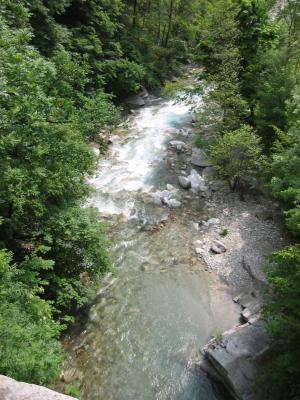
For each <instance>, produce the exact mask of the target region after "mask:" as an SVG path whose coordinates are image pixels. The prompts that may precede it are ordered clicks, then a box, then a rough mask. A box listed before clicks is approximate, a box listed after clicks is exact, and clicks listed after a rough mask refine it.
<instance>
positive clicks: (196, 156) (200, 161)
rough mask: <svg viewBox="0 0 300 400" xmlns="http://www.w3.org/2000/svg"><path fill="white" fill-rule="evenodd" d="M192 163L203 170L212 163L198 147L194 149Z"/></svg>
mask: <svg viewBox="0 0 300 400" xmlns="http://www.w3.org/2000/svg"><path fill="white" fill-rule="evenodd" d="M191 163H192V164H193V165H196V166H197V167H202V168H205V167H209V166H210V162H209V161H208V160H207V156H206V154H205V152H204V151H203V150H202V149H199V148H198V147H193V148H192V159H191Z"/></svg>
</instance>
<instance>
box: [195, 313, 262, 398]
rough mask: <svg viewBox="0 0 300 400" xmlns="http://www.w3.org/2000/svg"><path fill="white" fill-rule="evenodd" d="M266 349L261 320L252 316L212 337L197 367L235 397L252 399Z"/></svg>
mask: <svg viewBox="0 0 300 400" xmlns="http://www.w3.org/2000/svg"><path fill="white" fill-rule="evenodd" d="M268 349H269V344H268V335H267V332H266V325H265V322H264V321H262V320H260V319H254V320H252V323H251V324H250V323H246V324H244V325H241V326H239V327H236V328H234V329H232V330H230V331H227V332H225V333H224V334H223V335H222V339H221V341H220V339H219V340H215V339H214V340H212V341H211V342H209V343H208V345H206V346H205V347H204V349H203V350H202V356H203V358H202V360H201V365H200V366H201V368H202V369H203V370H204V371H205V372H206V373H207V374H208V375H209V376H210V377H212V378H213V379H216V380H217V381H219V382H220V383H221V384H222V385H223V386H224V387H225V388H226V389H227V390H228V392H229V393H230V394H231V396H232V397H233V398H234V399H236V400H254V398H255V397H254V394H253V391H252V390H253V384H254V382H255V375H256V371H257V368H258V366H259V365H260V364H261V363H262V362H263V359H264V356H266V354H267V351H268Z"/></svg>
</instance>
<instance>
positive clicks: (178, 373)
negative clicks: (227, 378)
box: [66, 98, 239, 400]
mask: <svg viewBox="0 0 300 400" xmlns="http://www.w3.org/2000/svg"><path fill="white" fill-rule="evenodd" d="M191 121H192V114H191V111H190V106H189V105H187V104H185V103H175V102H173V101H167V100H163V99H154V98H153V99H152V100H151V99H150V100H149V101H148V104H147V105H146V106H145V107H144V108H142V109H140V110H138V111H136V112H135V113H134V114H133V115H132V116H131V117H130V119H129V122H128V126H129V127H128V129H127V133H126V134H125V135H122V137H115V138H113V139H114V140H113V145H112V146H111V147H110V150H109V152H108V154H107V155H105V158H102V159H100V161H99V169H98V173H97V174H96V176H94V177H93V178H92V179H91V184H92V185H93V186H94V188H95V195H94V196H93V198H92V199H91V200H90V204H89V205H90V206H93V207H97V208H98V209H99V211H100V214H101V216H102V217H101V218H102V219H103V220H105V221H106V222H107V223H108V231H109V236H110V240H111V243H112V247H111V256H112V260H113V263H114V267H115V269H116V274H115V275H114V276H113V275H108V276H106V277H105V278H104V280H103V281H102V282H101V283H99V291H98V294H97V296H96V298H95V300H94V302H93V305H92V307H91V309H90V311H89V315H88V318H87V320H86V321H85V322H84V323H83V324H81V325H80V327H79V328H77V329H75V332H74V333H73V335H72V336H71V339H70V342H69V343H70V349H69V350H70V361H69V364H68V366H67V370H66V372H67V373H70V371H71V373H72V374H73V375H74V376H76V377H77V378H78V380H79V381H80V384H81V391H82V399H83V400H133V399H135V400H217V399H224V398H225V397H224V395H223V394H222V393H220V392H218V391H217V390H216V389H215V388H214V387H213V385H212V384H211V383H210V382H209V381H208V379H207V378H206V376H205V375H204V374H203V373H202V372H201V371H199V369H198V368H197V367H196V366H195V363H196V362H197V361H198V359H199V351H200V349H201V347H202V346H203V345H204V344H205V343H206V342H207V341H208V340H209V338H210V337H211V335H213V334H216V333H217V332H222V331H224V330H226V329H228V328H231V327H232V326H233V325H235V324H236V323H237V319H238V314H239V310H238V309H237V306H236V305H235V304H234V303H233V302H232V296H231V294H230V290H229V288H228V287H227V286H226V285H225V284H224V283H222V282H221V281H220V280H219V278H218V277H217V276H215V275H214V274H212V273H210V272H209V271H208V270H207V268H206V265H205V264H204V263H203V261H201V259H198V258H197V257H196V255H195V249H194V245H193V242H194V241H195V240H196V239H201V233H199V232H197V230H196V229H195V222H197V221H198V222H199V221H201V220H202V219H206V218H208V217H209V210H206V208H205V201H204V200H203V199H200V198H199V197H198V196H192V195H191V194H190V193H189V191H185V190H183V189H180V188H179V186H178V183H177V176H178V174H180V171H186V173H189V172H190V170H191V169H192V166H191V165H190V163H189V162H187V159H186V155H185V154H177V153H176V152H174V151H173V152H172V151H170V149H169V146H168V143H169V142H170V140H172V139H176V140H178V139H180V140H184V141H185V142H189V143H191V141H192V137H193V128H192V124H191ZM167 184H172V185H174V187H175V189H174V190H175V191H176V189H177V197H178V198H180V201H181V202H182V207H181V208H178V209H176V210H170V209H169V208H167V207H166V206H162V205H155V204H153V202H152V201H151V196H150V194H151V193H153V192H155V191H156V190H163V189H165V188H166V185H167ZM68 371H69V372H68Z"/></svg>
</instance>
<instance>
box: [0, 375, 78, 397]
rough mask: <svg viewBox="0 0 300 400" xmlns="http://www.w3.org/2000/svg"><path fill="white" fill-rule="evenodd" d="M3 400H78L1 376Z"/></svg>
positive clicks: (0, 383) (0, 388)
mask: <svg viewBox="0 0 300 400" xmlns="http://www.w3.org/2000/svg"><path fill="white" fill-rule="evenodd" d="M0 399H1V400H76V399H75V398H74V397H70V396H66V395H64V394H61V393H57V392H54V391H53V390H50V389H47V388H45V387H43V386H38V385H33V384H29V383H24V382H17V381H15V380H14V379H11V378H8V377H7V376H4V375H0Z"/></svg>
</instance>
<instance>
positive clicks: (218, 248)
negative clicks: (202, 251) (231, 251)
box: [210, 240, 226, 254]
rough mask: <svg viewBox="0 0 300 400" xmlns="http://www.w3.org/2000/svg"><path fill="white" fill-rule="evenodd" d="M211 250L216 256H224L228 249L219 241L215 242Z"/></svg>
mask: <svg viewBox="0 0 300 400" xmlns="http://www.w3.org/2000/svg"><path fill="white" fill-rule="evenodd" d="M210 249H211V251H212V252H213V253H215V254H222V253H225V252H226V247H225V246H224V244H223V243H221V242H219V241H217V240H215V241H214V243H213V245H212V246H211V248H210Z"/></svg>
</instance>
